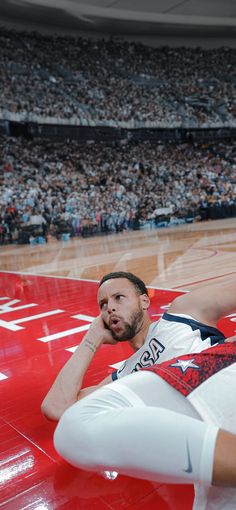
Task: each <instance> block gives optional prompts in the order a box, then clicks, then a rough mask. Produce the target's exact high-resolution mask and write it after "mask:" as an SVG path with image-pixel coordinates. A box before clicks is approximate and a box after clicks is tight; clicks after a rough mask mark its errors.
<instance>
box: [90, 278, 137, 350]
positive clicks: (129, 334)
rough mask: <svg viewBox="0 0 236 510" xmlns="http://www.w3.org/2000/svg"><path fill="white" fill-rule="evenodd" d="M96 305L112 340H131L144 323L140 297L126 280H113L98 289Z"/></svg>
mask: <svg viewBox="0 0 236 510" xmlns="http://www.w3.org/2000/svg"><path fill="white" fill-rule="evenodd" d="M98 304H99V308H100V311H101V316H102V319H103V321H104V323H105V325H106V326H107V327H108V329H109V330H110V331H111V334H112V336H113V338H114V340H116V341H119V342H122V341H124V340H131V339H132V338H134V337H135V335H137V333H138V332H139V331H140V329H141V327H142V325H143V321H144V310H143V308H142V296H141V295H139V294H138V293H137V291H136V289H135V287H134V285H133V284H132V283H131V282H130V281H129V280H127V278H113V279H111V280H107V281H106V282H104V283H103V284H102V285H101V287H99V289H98Z"/></svg>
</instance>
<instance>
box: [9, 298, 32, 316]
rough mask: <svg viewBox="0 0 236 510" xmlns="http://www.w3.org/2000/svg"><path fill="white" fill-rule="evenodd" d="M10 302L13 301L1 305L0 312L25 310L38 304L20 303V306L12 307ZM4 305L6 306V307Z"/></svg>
mask: <svg viewBox="0 0 236 510" xmlns="http://www.w3.org/2000/svg"><path fill="white" fill-rule="evenodd" d="M15 301H16V300H15ZM17 301H18V300H17ZM10 304H11V303H6V304H5V305H0V313H2V314H4V313H8V312H18V310H25V309H26V308H32V306H38V305H37V304H36V303H29V304H28V305H20V306H16V307H15V308H10ZM4 306H5V308H4Z"/></svg>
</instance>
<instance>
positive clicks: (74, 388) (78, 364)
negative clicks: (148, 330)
mask: <svg viewBox="0 0 236 510" xmlns="http://www.w3.org/2000/svg"><path fill="white" fill-rule="evenodd" d="M102 341H103V336H102V335H93V334H92V332H90V330H89V331H88V333H87V334H86V335H85V337H84V338H83V340H82V342H81V344H80V345H79V346H78V347H77V349H76V351H75V352H74V354H73V355H72V356H71V358H70V359H69V360H68V361H67V363H66V364H65V365H64V367H62V369H61V371H60V372H59V374H58V376H57V378H56V379H55V381H54V383H53V385H52V387H51V388H50V390H49V392H48V394H47V395H46V397H45V399H44V400H43V403H42V406H41V410H42V412H43V414H44V415H45V416H46V417H47V418H49V419H51V420H58V419H59V418H60V417H61V415H62V414H63V412H64V411H65V410H66V409H67V408H68V407H69V406H70V405H72V404H73V403H74V402H76V401H77V400H78V394H79V391H80V389H81V386H82V383H83V378H84V375H85V373H86V371H87V368H88V367H89V365H90V363H91V361H92V359H93V357H94V355H95V353H96V351H97V349H98V348H99V347H100V345H101V344H102Z"/></svg>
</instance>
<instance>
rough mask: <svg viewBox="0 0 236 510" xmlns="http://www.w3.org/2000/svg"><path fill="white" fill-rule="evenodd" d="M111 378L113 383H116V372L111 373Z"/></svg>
mask: <svg viewBox="0 0 236 510" xmlns="http://www.w3.org/2000/svg"><path fill="white" fill-rule="evenodd" d="M111 378H112V380H113V381H116V380H117V379H118V376H117V372H112V374H111Z"/></svg>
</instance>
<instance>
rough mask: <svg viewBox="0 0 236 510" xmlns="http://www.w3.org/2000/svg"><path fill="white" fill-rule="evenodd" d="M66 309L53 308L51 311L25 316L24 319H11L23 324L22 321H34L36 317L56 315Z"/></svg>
mask: <svg viewBox="0 0 236 510" xmlns="http://www.w3.org/2000/svg"><path fill="white" fill-rule="evenodd" d="M63 312H64V310H51V311H50V312H44V313H39V314H37V315H29V317H23V319H16V320H15V321H11V322H12V323H13V324H21V323H22V322H28V321H33V320H35V319H41V318H42V317H49V316H50V315H55V314H56V313H63Z"/></svg>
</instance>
